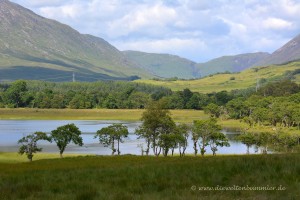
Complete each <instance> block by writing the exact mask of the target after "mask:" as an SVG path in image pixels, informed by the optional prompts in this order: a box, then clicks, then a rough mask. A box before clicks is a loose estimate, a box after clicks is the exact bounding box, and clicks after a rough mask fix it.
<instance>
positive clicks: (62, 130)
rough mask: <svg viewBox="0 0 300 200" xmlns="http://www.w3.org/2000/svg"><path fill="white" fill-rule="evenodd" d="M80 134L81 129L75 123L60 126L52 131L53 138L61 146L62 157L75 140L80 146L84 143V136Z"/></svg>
mask: <svg viewBox="0 0 300 200" xmlns="http://www.w3.org/2000/svg"><path fill="white" fill-rule="evenodd" d="M80 135H81V131H80V130H79V129H78V128H77V127H76V126H75V124H67V125H64V126H60V127H58V128H57V129H56V130H53V131H51V139H52V140H53V141H54V142H55V143H56V145H57V147H58V148H59V154H60V157H61V158H62V154H63V153H64V151H65V149H66V147H67V145H68V144H69V143H70V142H73V143H74V144H76V145H79V146H82V145H83V142H82V137H81V136H80Z"/></svg>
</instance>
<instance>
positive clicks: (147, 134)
mask: <svg viewBox="0 0 300 200" xmlns="http://www.w3.org/2000/svg"><path fill="white" fill-rule="evenodd" d="M135 134H136V135H138V139H141V138H143V139H145V142H146V145H147V146H146V150H145V153H146V155H147V156H148V155H149V152H150V144H151V131H150V130H149V129H147V128H145V127H144V126H143V125H141V126H139V127H138V128H137V129H135ZM142 153H143V152H142Z"/></svg>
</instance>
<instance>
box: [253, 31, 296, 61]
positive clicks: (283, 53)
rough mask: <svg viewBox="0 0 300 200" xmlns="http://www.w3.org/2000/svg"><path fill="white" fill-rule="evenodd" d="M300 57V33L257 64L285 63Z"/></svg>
mask: <svg viewBox="0 0 300 200" xmlns="http://www.w3.org/2000/svg"><path fill="white" fill-rule="evenodd" d="M299 59H300V35H298V36H297V37H295V38H293V39H292V40H290V41H289V42H288V43H286V44H285V45H283V46H282V47H281V48H279V49H278V50H276V51H275V52H274V53H272V54H271V55H270V56H268V57H266V58H265V59H263V60H261V61H259V62H257V63H256V65H257V66H264V65H271V64H283V63H287V62H290V61H294V60H299Z"/></svg>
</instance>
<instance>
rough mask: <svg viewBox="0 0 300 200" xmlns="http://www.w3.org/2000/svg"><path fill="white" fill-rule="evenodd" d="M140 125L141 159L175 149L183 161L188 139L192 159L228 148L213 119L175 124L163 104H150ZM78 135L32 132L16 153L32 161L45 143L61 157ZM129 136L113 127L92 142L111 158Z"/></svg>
mask: <svg viewBox="0 0 300 200" xmlns="http://www.w3.org/2000/svg"><path fill="white" fill-rule="evenodd" d="M141 121H142V125H141V126H139V127H138V128H137V129H136V130H135V134H136V135H138V138H143V139H144V140H145V144H146V147H145V148H144V147H142V155H144V153H145V154H146V155H147V156H148V155H150V150H152V152H153V155H155V156H160V155H163V156H168V155H170V154H171V155H172V156H173V155H174V151H175V149H178V151H179V155H180V156H181V157H183V156H185V151H186V148H187V146H188V139H189V137H190V136H191V137H192V138H191V139H192V141H193V148H194V155H195V156H197V153H198V151H199V149H200V152H201V155H202V156H204V154H205V152H206V150H207V148H209V147H210V148H211V150H212V152H213V155H216V152H217V151H218V147H223V146H229V142H228V139H227V137H226V136H225V135H224V134H223V133H222V132H221V127H220V126H219V125H217V121H216V119H214V118H210V119H208V120H195V121H194V123H193V125H187V124H184V123H182V124H176V123H175V122H174V121H173V119H172V117H171V115H170V112H169V110H167V109H165V108H164V105H163V101H156V102H155V101H153V102H151V103H150V104H149V106H147V109H146V110H145V112H144V113H143V115H142V118H141ZM81 134H82V133H81V131H80V130H79V128H78V127H76V126H75V125H74V124H67V125H64V126H60V127H58V128H57V129H55V130H53V131H51V133H50V134H46V133H44V132H35V133H33V134H30V135H27V136H25V137H23V138H21V139H20V140H19V143H20V144H21V147H20V149H19V153H20V154H26V155H27V158H28V159H29V160H30V161H32V158H33V155H34V153H36V152H40V151H42V149H41V148H39V147H38V145H37V142H38V141H39V140H46V141H49V142H55V143H56V145H57V147H58V149H59V154H60V156H61V157H62V155H63V153H64V151H65V149H66V147H67V145H68V144H69V143H71V142H73V143H74V144H76V145H79V146H82V145H83V140H82V137H81ZM128 134H129V132H128V128H127V127H126V126H125V125H123V124H112V125H110V126H108V127H104V128H102V129H100V130H98V131H97V132H96V133H95V136H94V138H95V139H96V138H97V139H98V140H99V143H100V144H103V145H104V146H105V147H109V148H110V149H111V150H112V155H115V154H117V155H120V154H121V150H120V143H123V142H124V139H125V138H126V137H128Z"/></svg>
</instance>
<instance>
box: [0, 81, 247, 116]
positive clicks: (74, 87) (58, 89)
mask: <svg viewBox="0 0 300 200" xmlns="http://www.w3.org/2000/svg"><path fill="white" fill-rule="evenodd" d="M243 93H247V92H245V91H233V92H227V91H221V92H213V93H209V94H201V93H198V92H192V91H190V90H189V89H184V90H183V91H175V92H174V91H171V90H170V89H168V88H165V87H160V86H152V85H149V84H142V83H134V82H125V81H106V82H105V81H103V82H93V83H77V82H75V83H53V82H43V81H22V80H19V81H15V82H13V83H9V84H0V108H20V107H22V108H26V107H27V108H41V109H43V108H56V109H62V108H71V109H92V108H108V109H125V108H126V109H143V108H145V106H146V105H147V104H148V103H149V102H151V101H158V100H163V101H164V102H165V107H166V108H167V109H196V110H200V109H204V108H205V107H206V106H207V105H208V104H210V103H214V104H217V105H225V104H226V103H227V102H228V101H230V100H232V99H234V98H235V97H236V96H239V95H244V94H243Z"/></svg>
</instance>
